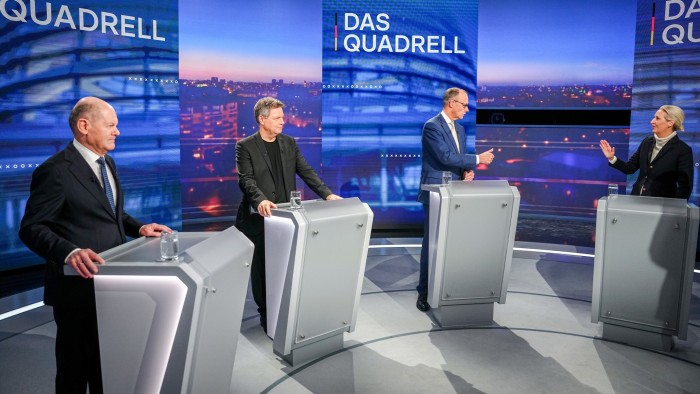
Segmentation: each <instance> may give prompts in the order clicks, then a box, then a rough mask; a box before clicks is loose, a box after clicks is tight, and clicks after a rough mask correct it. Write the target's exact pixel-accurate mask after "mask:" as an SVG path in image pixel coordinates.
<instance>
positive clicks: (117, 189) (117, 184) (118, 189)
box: [105, 155, 124, 215]
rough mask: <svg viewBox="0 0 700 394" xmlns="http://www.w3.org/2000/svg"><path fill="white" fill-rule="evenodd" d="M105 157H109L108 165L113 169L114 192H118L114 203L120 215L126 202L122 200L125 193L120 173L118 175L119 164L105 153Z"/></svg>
mask: <svg viewBox="0 0 700 394" xmlns="http://www.w3.org/2000/svg"><path fill="white" fill-rule="evenodd" d="M105 158H106V159H107V160H106V162H107V167H109V170H110V171H112V176H113V177H114V188H115V189H114V192H115V194H116V201H114V204H115V207H114V208H115V211H117V215H119V213H120V212H121V210H122V208H121V207H122V206H123V204H124V202H123V200H122V195H123V194H122V186H121V182H119V175H117V165H116V164H115V163H114V159H112V157H111V156H107V155H105ZM105 199H106V198H105ZM107 203H108V204H109V201H107Z"/></svg>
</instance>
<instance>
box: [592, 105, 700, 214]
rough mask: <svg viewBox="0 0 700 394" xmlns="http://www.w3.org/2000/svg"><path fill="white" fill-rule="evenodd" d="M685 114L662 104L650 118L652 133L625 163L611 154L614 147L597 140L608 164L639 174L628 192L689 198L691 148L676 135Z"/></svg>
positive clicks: (678, 109) (681, 129)
mask: <svg viewBox="0 0 700 394" xmlns="http://www.w3.org/2000/svg"><path fill="white" fill-rule="evenodd" d="M684 119H685V114H684V113H683V110H682V109H681V108H680V107H677V106H675V105H662V106H661V107H660V108H659V110H658V111H656V114H655V115H654V118H653V119H652V120H651V129H652V131H653V133H654V135H653V136H649V137H646V138H645V139H644V140H643V141H642V143H641V144H639V148H637V151H636V152H634V154H633V155H632V156H631V157H630V159H629V161H627V162H625V161H623V160H620V159H619V158H617V157H616V156H615V148H613V147H612V146H610V144H608V142H607V141H605V140H601V141H600V149H601V150H602V151H603V154H604V155H605V157H606V158H607V159H608V161H610V166H611V167H614V168H617V169H618V170H620V171H622V172H624V173H625V174H628V175H629V174H634V173H635V172H636V171H637V170H639V177H638V178H637V181H636V182H635V183H634V186H633V187H632V193H631V194H632V195H635V196H650V197H670V198H685V199H686V200H687V199H688V198H689V197H690V195H691V193H692V188H693V151H692V150H691V149H690V146H688V144H686V143H685V142H683V141H681V139H680V138H678V134H677V131H679V130H680V131H683V120H684Z"/></svg>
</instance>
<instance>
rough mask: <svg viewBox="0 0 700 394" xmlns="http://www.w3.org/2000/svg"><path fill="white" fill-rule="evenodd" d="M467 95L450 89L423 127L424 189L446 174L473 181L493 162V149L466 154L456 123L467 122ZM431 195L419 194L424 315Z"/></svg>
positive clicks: (461, 130)
mask: <svg viewBox="0 0 700 394" xmlns="http://www.w3.org/2000/svg"><path fill="white" fill-rule="evenodd" d="M468 104H469V98H468V97H467V92H466V91H464V90H463V89H460V88H449V89H447V90H446V91H445V94H444V95H443V96H442V112H440V113H439V114H438V115H437V116H435V117H433V118H431V119H430V120H428V121H427V122H425V125H423V138H422V144H423V155H422V157H423V169H422V170H421V175H420V183H421V185H434V184H440V183H442V173H443V171H449V172H451V173H452V179H453V180H464V181H471V180H473V179H474V171H473V169H474V168H475V167H476V166H477V165H478V164H480V163H484V164H490V163H491V162H492V161H493V158H494V156H493V149H489V150H487V151H486V152H483V153H481V154H480V155H470V154H467V146H466V145H467V135H466V133H465V132H464V127H462V126H461V125H459V124H458V123H456V122H455V121H456V120H457V119H462V118H464V115H466V113H467V112H469V108H467V105H468ZM429 194H430V193H428V192H424V191H422V190H421V191H419V192H418V201H420V202H421V203H423V212H424V216H425V219H424V221H423V246H422V248H421V253H420V278H419V280H418V286H417V287H416V290H417V291H418V300H417V301H416V308H418V310H420V311H422V312H426V311H428V310H430V304H428V228H429V224H428V223H429V222H428V218H429V217H430V214H429V212H428V208H429V205H430V202H429V197H428V196H429Z"/></svg>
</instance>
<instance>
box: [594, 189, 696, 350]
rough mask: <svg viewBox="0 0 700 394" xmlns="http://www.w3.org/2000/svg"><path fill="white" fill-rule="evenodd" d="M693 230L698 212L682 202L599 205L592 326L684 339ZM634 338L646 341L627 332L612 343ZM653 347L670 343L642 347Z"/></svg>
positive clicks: (606, 201)
mask: <svg viewBox="0 0 700 394" xmlns="http://www.w3.org/2000/svg"><path fill="white" fill-rule="evenodd" d="M697 228H698V208H697V207H695V206H693V205H689V204H687V202H686V201H685V200H683V199H669V198H655V197H641V196H614V197H612V198H608V197H603V198H602V199H600V200H599V201H598V212H597V220H596V241H597V242H596V252H595V265H594V285H593V297H592V301H593V303H592V312H591V313H592V316H591V318H592V321H593V322H598V321H601V322H603V323H605V324H613V325H615V326H618V327H626V328H629V329H633V330H642V331H647V332H650V333H656V334H659V335H669V336H670V335H677V336H679V337H680V338H685V333H686V332H687V324H688V313H689V312H688V308H689V304H690V287H691V286H692V275H693V267H694V262H695V249H696V242H697ZM620 330H621V329H620V328H616V329H613V328H610V329H609V330H608V331H609V332H611V333H619V332H621V331H620ZM605 331H606V329H605V328H604V329H603V333H604V336H605ZM623 331H624V330H623ZM635 337H640V338H641V337H645V338H650V337H649V336H648V335H646V334H641V333H639V332H628V333H627V334H626V335H624V334H623V335H620V336H619V338H617V337H616V338H615V339H616V340H622V341H625V342H629V340H628V339H629V338H635ZM645 341H646V340H645ZM653 342H658V343H661V342H664V343H670V342H669V341H657V340H653V341H651V342H649V341H646V342H645V343H647V345H645V343H640V345H641V346H647V347H649V346H650V345H648V343H653Z"/></svg>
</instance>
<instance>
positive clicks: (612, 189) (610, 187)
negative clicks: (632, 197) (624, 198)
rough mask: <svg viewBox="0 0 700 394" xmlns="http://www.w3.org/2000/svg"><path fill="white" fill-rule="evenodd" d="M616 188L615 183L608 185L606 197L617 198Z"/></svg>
mask: <svg viewBox="0 0 700 394" xmlns="http://www.w3.org/2000/svg"><path fill="white" fill-rule="evenodd" d="M617 190H618V186H617V183H610V184H608V197H613V196H617Z"/></svg>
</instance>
